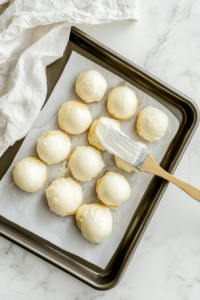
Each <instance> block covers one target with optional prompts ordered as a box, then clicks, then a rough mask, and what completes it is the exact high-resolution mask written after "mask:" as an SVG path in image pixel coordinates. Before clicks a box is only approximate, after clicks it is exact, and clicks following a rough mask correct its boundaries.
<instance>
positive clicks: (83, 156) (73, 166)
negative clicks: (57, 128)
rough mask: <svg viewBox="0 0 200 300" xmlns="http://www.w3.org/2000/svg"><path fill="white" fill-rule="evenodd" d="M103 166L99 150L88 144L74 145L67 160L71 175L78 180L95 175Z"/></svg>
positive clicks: (87, 179) (85, 179)
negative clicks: (74, 147)
mask: <svg viewBox="0 0 200 300" xmlns="http://www.w3.org/2000/svg"><path fill="white" fill-rule="evenodd" d="M104 166H105V164H104V162H103V160H102V157H101V154H100V152H99V151H98V150H96V149H95V148H93V147H90V146H78V147H76V149H75V150H74V152H73V153H72V154H71V156H70V158H69V162H68V167H69V169H70V170H71V172H72V175H73V176H74V177H75V178H76V179H78V180H80V181H89V180H91V179H92V178H94V177H96V176H97V175H98V174H99V173H100V172H101V170H102V169H103V167H104Z"/></svg>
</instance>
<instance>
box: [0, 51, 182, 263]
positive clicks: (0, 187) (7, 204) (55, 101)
mask: <svg viewBox="0 0 200 300" xmlns="http://www.w3.org/2000/svg"><path fill="white" fill-rule="evenodd" d="M89 69H95V70H98V71H99V72H101V73H102V75H103V76H104V77H105V79H106V80H107V83H108V89H107V92H106V95H105V97H104V98H103V100H101V101H100V102H98V103H91V104H88V108H89V110H90V111H91V114H92V117H93V119H94V120H95V119H97V118H99V117H102V116H105V117H107V116H108V117H111V116H110V115H109V113H108V111H107V107H106V100H107V95H108V93H109V91H110V90H111V89H113V88H115V87H117V86H121V85H126V86H129V87H131V88H133V89H134V90H135V92H136V94H137V96H138V99H139V107H138V110H137V112H136V115H135V116H134V117H132V118H131V119H130V120H127V121H120V125H121V129H122V131H123V132H124V133H126V134H127V135H128V136H129V137H130V138H131V139H133V140H135V141H141V142H145V141H144V140H142V139H141V138H140V137H139V136H138V134H137V133H136V131H135V122H136V117H137V114H138V113H139V111H140V110H141V109H142V108H144V107H145V106H149V105H151V106H154V107H157V108H159V109H161V110H162V111H164V112H165V113H166V114H167V115H168V117H169V120H170V122H169V128H168V131H167V133H166V135H165V136H164V138H163V139H162V140H161V141H160V142H158V143H148V142H147V143H146V142H145V143H146V145H147V147H148V150H149V151H150V153H151V154H152V156H153V157H154V159H155V160H156V161H157V162H158V163H159V162H160V161H161V159H162V157H163V155H164V153H165V151H166V149H167V147H168V145H169V143H170V141H171V140H172V138H173V137H174V135H175V133H176V132H177V130H178V125H179V123H178V120H177V119H176V118H175V117H174V115H172V114H171V113H170V112H169V111H168V110H167V109H166V108H165V107H164V106H162V105H161V104H160V103H158V102H157V101H156V100H154V99H153V98H151V97H149V96H148V95H146V94H144V93H143V92H142V91H140V90H138V89H137V88H135V87H133V86H132V85H130V84H129V83H127V82H125V81H124V80H123V79H121V78H120V77H118V76H116V75H114V74H112V73H111V72H109V71H107V70H105V69H104V68H102V67H100V66H99V65H97V64H95V63H93V62H91V61H90V60H88V59H86V58H84V57H82V56H81V55H79V54H77V53H75V52H73V53H72V55H71V57H70V59H69V61H68V63H67V65H66V67H65V69H64V71H63V74H62V76H61V78H60V80H59V81H58V83H57V85H56V87H55V89H54V91H53V93H52V94H51V96H50V98H49V100H48V102H47V104H46V105H45V107H44V108H43V110H42V111H41V112H40V114H39V116H38V117H37V119H36V120H35V122H34V124H33V126H32V128H31V130H30V131H29V133H28V135H27V137H26V139H25V141H24V142H23V144H22V146H21V148H20V150H19V152H18V153H17V155H16V157H15V159H14V161H13V163H12V165H11V167H10V168H9V170H8V171H7V173H6V174H5V176H4V177H3V179H2V180H1V182H0V195H1V197H0V214H1V215H2V216H4V217H5V218H7V219H8V220H11V221H12V222H14V223H16V224H18V225H20V226H22V227H24V228H26V229H28V230H29V231H32V232H33V233H35V234H37V235H38V236H41V237H42V238H44V239H46V240H48V241H50V242H51V243H53V244H55V245H57V246H59V247H60V248H62V249H64V250H67V251H69V252H72V253H74V254H76V255H78V256H80V257H82V258H84V259H86V260H88V261H89V262H91V263H93V264H96V265H97V266H99V267H101V268H105V267H106V265H107V263H108V262H109V260H110V259H111V257H112V255H113V253H114V252H115V250H116V248H117V246H118V245H119V243H120V241H121V239H122V237H123V235H124V232H125V230H126V228H127V226H128V224H129V222H130V219H131V217H132V216H133V213H134V211H135V209H136V207H137V205H138V203H139V201H140V200H141V198H142V196H143V194H144V192H145V190H146V188H147V186H148V183H149V182H150V180H151V177H152V176H151V175H149V174H144V173H139V172H138V173H133V172H132V173H127V172H124V171H122V170H120V169H119V168H117V167H116V165H115V162H114V157H113V156H112V155H111V154H109V153H107V152H101V153H102V156H103V160H104V162H105V165H106V166H105V167H104V169H103V170H102V172H101V173H100V174H99V175H98V176H97V177H96V178H94V179H92V180H91V181H89V182H85V183H80V182H79V183H80V184H81V186H82V188H83V191H84V202H83V203H92V202H99V201H98V199H97V196H96V192H95V189H96V181H97V180H98V179H99V178H100V177H102V176H103V175H104V173H105V172H107V171H115V172H119V173H120V174H123V175H124V176H125V177H126V179H127V180H128V181H129V183H130V185H131V188H132V193H131V197H130V199H129V200H128V201H126V202H125V203H124V204H123V205H121V207H119V208H118V209H117V210H111V213H112V215H113V230H112V233H111V235H110V236H109V237H108V238H107V239H106V240H105V241H104V242H103V243H101V244H93V243H90V242H88V241H87V240H86V239H84V238H83V237H82V235H81V232H80V231H79V229H78V228H77V226H76V222H75V217H74V216H67V217H58V216H56V215H55V214H54V213H52V212H51V211H50V210H49V208H48V205H47V201H46V197H45V189H46V188H47V187H48V186H49V184H50V183H51V181H52V180H54V179H55V178H56V177H57V176H58V173H59V168H60V167H61V165H62V163H60V164H56V165H53V166H48V178H47V181H46V183H45V185H44V186H43V188H41V189H40V190H39V191H38V192H37V193H34V194H28V193H26V192H23V191H21V190H20V189H19V188H18V187H17V186H15V184H14V183H13V178H12V171H13V168H14V166H15V164H16V163H17V162H18V161H20V160H21V159H23V158H25V157H28V156H36V157H37V153H36V140H37V139H38V138H39V137H40V136H41V135H42V134H43V133H45V132H47V131H49V130H53V129H60V128H59V126H58V123H57V112H58V110H59V108H60V106H61V105H62V104H63V103H64V102H66V101H69V100H80V98H78V96H77V95H76V93H75V81H76V79H77V77H78V75H79V74H80V73H81V72H84V71H86V70H89ZM36 88H37V87H36ZM80 101H81V100H80ZM87 135H88V131H87V132H85V133H83V134H81V135H79V136H72V135H71V136H70V135H69V136H70V138H71V141H72V151H73V149H74V148H75V147H76V146H78V145H88V140H87ZM68 176H70V177H72V175H71V173H70V172H69V173H67V174H66V177H68Z"/></svg>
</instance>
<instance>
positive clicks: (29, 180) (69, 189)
mask: <svg viewBox="0 0 200 300" xmlns="http://www.w3.org/2000/svg"><path fill="white" fill-rule="evenodd" d="M90 72H96V71H87V72H85V73H83V74H84V75H83V74H81V75H80V76H79V78H78V80H77V83H76V91H77V94H78V95H79V96H80V97H81V98H82V99H83V98H84V99H83V100H84V101H86V99H89V98H88V97H86V94H87V93H86V91H85V88H86V87H87V88H88V87H89V94H90V96H91V94H92V93H93V90H94V91H95V97H93V98H92V97H90V101H88V100H87V101H86V102H93V101H100V100H101V99H102V97H103V94H104V93H105V91H104V93H103V94H101V97H100V90H102V89H98V88H95V89H93V88H91V85H90V83H89V82H87V80H86V81H84V82H85V83H84V84H82V83H83V79H84V76H86V78H87V77H88V76H91V74H90ZM88 73H89V74H88ZM97 73H98V72H97ZM98 74H100V73H98ZM99 76H102V75H101V74H100V75H99ZM102 78H103V77H102ZM80 79H81V80H80ZM93 79H94V76H93ZM104 80H105V79H104ZM94 81H95V83H96V82H98V80H94ZM81 82H82V83H81ZM102 82H104V81H103V80H102ZM104 83H105V82H104ZM81 85H83V86H82V87H81ZM102 85H103V83H102ZM104 87H105V85H104ZM106 87H107V84H106ZM87 88H86V90H87ZM105 90H106V89H105ZM91 91H92V92H91ZM93 96H94V95H93ZM134 97H135V98H134ZM92 99H93V100H92ZM94 99H95V100H94ZM120 99H121V100H120ZM133 99H136V100H134V101H135V102H134V101H133ZM120 101H121V102H120ZM129 102H130V103H132V104H133V103H134V105H132V106H134V107H132V109H131V110H130V107H131V106H130V105H129ZM112 103H114V106H113V105H112ZM120 103H121V104H120ZM137 103H138V102H137V97H136V95H135V93H134V92H133V91H132V90H131V89H129V88H128V87H120V88H116V89H114V90H112V91H111V92H110V94H109V96H108V102H107V104H108V110H109V112H110V113H111V115H113V116H115V117H118V118H119V119H128V118H130V117H131V116H132V115H133V114H134V113H135V111H136V109H137ZM152 109H155V108H151V107H150V113H152ZM117 110H118V112H119V114H117ZM120 111H121V112H123V114H124V115H123V116H122V115H120ZM128 111H129V114H128V113H127V112H128ZM130 111H131V113H130ZM143 111H144V110H143ZM159 112H161V111H159ZM159 112H158V114H160V113H159ZM161 113H162V112H161ZM139 115H140V114H139ZM100 119H101V118H100ZM100 119H98V120H95V121H94V122H93V124H92V126H91V128H90V131H89V135H88V139H89V142H90V144H91V145H93V146H94V147H96V148H97V149H99V150H105V149H103V148H102V146H101V144H100V143H99V141H98V139H97V137H96V135H95V128H96V125H97V123H98V121H99V120H100ZM103 119H104V121H106V122H107V123H109V125H111V126H114V127H115V128H116V130H121V129H120V125H119V122H118V121H117V120H114V119H111V118H103ZM141 119H142V118H141V116H140V117H139V116H138V121H141ZM154 119H155V118H154ZM157 120H158V121H159V118H157ZM77 121H78V122H77ZM80 121H81V122H80ZM58 123H59V125H60V127H61V128H62V129H63V130H64V131H65V132H67V133H71V134H80V133H82V132H84V131H85V130H87V129H88V128H89V126H90V125H91V123H92V116H91V114H90V112H89V109H88V108H87V106H86V105H85V104H83V103H81V102H79V101H69V102H67V103H65V104H63V106H62V107H61V108H60V110H59V113H58ZM137 125H138V122H137ZM137 125H136V130H137V129H138V130H137V131H139V129H140V126H137ZM161 137H162V136H161ZM161 137H160V138H161ZM155 141H156V140H155ZM140 144H141V146H143V147H145V148H146V146H145V145H144V144H142V143H140ZM70 150H71V141H70V139H69V137H68V136H67V135H66V134H65V133H63V132H62V131H58V130H54V131H50V132H47V133H45V134H44V135H43V136H42V137H40V138H39V139H38V143H37V152H38V155H39V157H40V158H41V159H42V160H43V161H44V162H46V163H47V164H54V163H58V162H60V161H63V160H65V159H66V158H67V156H68V154H69V152H70ZM91 161H92V164H90V163H89V162H91ZM115 161H116V164H117V166H118V167H119V168H121V169H123V170H125V171H127V172H131V171H136V169H134V168H133V167H132V166H130V165H129V164H127V163H125V162H124V161H123V160H121V159H119V158H117V157H115ZM88 164H89V165H90V168H88ZM68 166H69V168H70V169H71V172H72V174H73V176H74V177H75V178H76V179H78V180H80V181H89V180H91V179H92V178H94V177H96V176H97V175H98V174H99V172H101V170H102V168H103V167H104V166H105V165H104V163H103V160H102V157H101V154H100V152H99V151H98V150H96V149H95V148H93V147H77V148H76V149H75V150H74V152H73V153H72V155H71V156H70V159H69V164H68ZM46 169H47V168H46V165H45V164H44V163H43V162H41V161H40V160H39V159H37V158H26V159H24V160H22V161H20V162H19V163H18V164H17V165H16V166H15V169H14V171H13V177H14V182H15V183H16V184H17V185H18V186H19V187H20V188H21V189H22V190H25V191H27V192H35V191H37V190H39V189H40V188H41V187H42V186H43V184H44V183H45V181H46V178H47V176H46ZM96 191H97V195H98V198H99V199H100V200H101V201H102V202H103V203H104V204H105V205H106V206H105V205H99V204H96V203H93V204H84V205H81V203H82V200H83V199H82V189H81V187H80V185H79V184H78V183H77V182H75V181H74V180H72V179H71V178H67V179H64V178H59V179H57V180H55V181H53V182H52V184H51V185H50V186H49V187H48V188H47V189H46V197H47V201H48V204H49V207H50V209H51V210H52V211H53V212H55V213H56V214H58V215H61V216H65V215H70V214H75V212H76V221H77V225H78V227H79V228H80V229H81V231H82V234H83V236H84V237H85V238H87V239H88V240H90V241H92V242H101V241H103V240H104V239H105V238H106V237H107V236H108V235H109V234H110V232H111V230H112V215H111V214H110V211H109V209H108V207H110V208H116V207H118V206H119V205H120V204H122V203H123V202H124V201H126V200H127V199H128V198H129V197H130V193H131V189H130V185H129V183H128V181H127V180H126V179H125V177H124V176H123V175H121V174H119V173H115V172H108V173H106V174H105V175H104V176H103V177H102V178H100V179H99V180H98V182H97V189H96ZM80 205H81V206H80ZM97 211H98V213H97V214H96V212H97ZM97 215H98V216H101V220H104V221H102V222H103V223H102V222H100V223H99V224H98V220H96V219H95V218H97ZM93 223H94V224H93ZM101 223H102V224H101ZM97 224H98V226H99V229H98V228H96V229H95V232H96V235H95V234H94V232H92V230H93V229H94V228H95V226H97ZM106 224H107V225H106ZM98 226H97V227H98Z"/></svg>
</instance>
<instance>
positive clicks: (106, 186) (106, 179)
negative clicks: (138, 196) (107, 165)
mask: <svg viewBox="0 0 200 300" xmlns="http://www.w3.org/2000/svg"><path fill="white" fill-rule="evenodd" d="M96 192H97V196H98V199H99V200H101V201H102V202H103V203H104V204H105V205H107V206H109V207H110V208H116V207H118V206H119V205H121V204H122V203H124V201H126V200H128V198H129V197H130V195H131V187H130V184H129V183H128V181H127V180H126V178H125V177H124V176H123V175H121V174H119V173H116V172H107V173H106V174H105V175H104V176H103V177H102V178H100V179H99V180H98V181H97V187H96Z"/></svg>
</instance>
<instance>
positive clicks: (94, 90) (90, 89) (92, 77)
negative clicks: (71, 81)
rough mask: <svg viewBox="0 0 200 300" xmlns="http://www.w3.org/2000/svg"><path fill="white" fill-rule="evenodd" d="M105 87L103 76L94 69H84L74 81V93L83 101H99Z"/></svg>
mask: <svg viewBox="0 0 200 300" xmlns="http://www.w3.org/2000/svg"><path fill="white" fill-rule="evenodd" d="M106 89H107V82H106V80H105V78H104V77H103V76H102V75H101V73H99V72H98V71H95V70H89V71H85V72H84V73H82V74H80V75H79V77H78V79H77V81H76V93H77V95H78V96H79V97H80V98H81V99H82V100H83V101H85V102H98V101H100V100H101V99H102V98H103V96H104V94H105V91H106Z"/></svg>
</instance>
